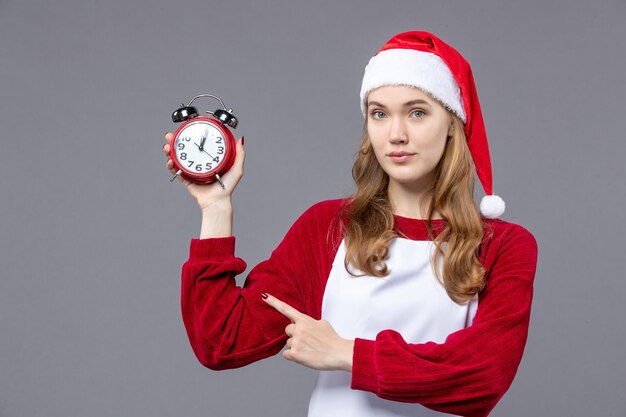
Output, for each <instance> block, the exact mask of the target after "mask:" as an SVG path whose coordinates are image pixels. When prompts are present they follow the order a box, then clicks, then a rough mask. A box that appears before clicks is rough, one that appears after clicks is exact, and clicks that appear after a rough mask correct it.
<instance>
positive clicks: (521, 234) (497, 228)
mask: <svg viewBox="0 0 626 417" xmlns="http://www.w3.org/2000/svg"><path fill="white" fill-rule="evenodd" d="M484 223H485V226H486V227H485V231H486V237H487V238H492V239H497V240H499V241H503V240H505V241H509V240H516V241H524V242H528V243H532V244H534V246H537V240H536V239H535V236H534V235H533V234H532V233H531V232H530V231H529V230H528V229H526V228H525V227H524V226H522V225H519V224H517V223H513V222H508V221H505V220H501V219H486V220H485V222H484Z"/></svg>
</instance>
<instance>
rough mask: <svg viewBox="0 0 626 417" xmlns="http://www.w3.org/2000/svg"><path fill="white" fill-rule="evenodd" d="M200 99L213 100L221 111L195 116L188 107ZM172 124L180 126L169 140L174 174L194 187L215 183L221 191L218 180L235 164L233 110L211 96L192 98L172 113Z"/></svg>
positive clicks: (202, 95) (193, 111)
mask: <svg viewBox="0 0 626 417" xmlns="http://www.w3.org/2000/svg"><path fill="white" fill-rule="evenodd" d="M200 97H209V98H214V99H216V100H218V101H219V102H220V104H221V105H222V108H221V109H218V110H215V111H207V112H206V113H208V114H210V115H211V117H204V116H200V115H199V114H198V110H197V109H196V108H195V107H192V106H191V104H192V103H193V102H194V101H195V100H196V99H198V98H200ZM172 121H173V122H174V123H180V122H184V123H183V124H182V125H180V127H179V128H178V129H176V132H174V137H173V138H172V144H171V146H170V158H171V159H172V162H173V163H174V168H175V169H176V174H175V175H174V177H173V178H172V179H171V180H170V181H174V178H176V177H177V176H178V175H180V176H182V177H183V178H185V179H187V180H189V181H191V182H193V183H196V184H210V183H212V182H215V181H217V182H219V184H220V185H221V186H222V188H224V183H223V182H222V180H221V176H222V175H224V173H226V172H228V170H229V169H230V168H231V167H232V166H233V162H234V161H235V154H236V152H235V138H234V137H233V134H232V133H231V132H230V129H228V127H231V128H233V129H234V128H236V127H237V123H238V121H237V118H236V117H235V116H234V115H233V109H228V110H226V107H225V106H224V102H223V101H222V100H221V99H220V98H219V97H217V96H213V95H211V94H200V95H197V96H195V97H194V98H193V99H191V101H190V102H189V104H188V105H186V106H185V105H182V107H181V108H179V109H178V110H176V111H175V112H174V113H172Z"/></svg>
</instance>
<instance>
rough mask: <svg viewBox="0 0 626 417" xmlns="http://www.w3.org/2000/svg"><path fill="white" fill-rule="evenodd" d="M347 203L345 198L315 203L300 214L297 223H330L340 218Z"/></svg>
mask: <svg viewBox="0 0 626 417" xmlns="http://www.w3.org/2000/svg"><path fill="white" fill-rule="evenodd" d="M347 201H348V200H347V199H345V198H338V199H334V200H323V201H320V202H318V203H315V204H313V205H312V206H310V207H309V208H308V209H306V210H305V211H304V213H302V215H301V216H300V218H299V219H298V221H299V222H301V221H305V222H310V221H314V222H316V223H319V222H322V223H324V222H326V221H328V222H331V221H333V220H336V219H338V218H339V217H340V215H341V212H342V210H343V208H344V207H345V204H346V203H347Z"/></svg>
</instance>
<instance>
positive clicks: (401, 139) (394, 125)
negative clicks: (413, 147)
mask: <svg viewBox="0 0 626 417" xmlns="http://www.w3.org/2000/svg"><path fill="white" fill-rule="evenodd" d="M408 140H409V137H408V134H407V129H406V125H405V124H404V121H403V120H402V119H401V118H399V117H394V118H392V120H391V123H390V126H389V142H391V143H393V144H403V143H407V142H408Z"/></svg>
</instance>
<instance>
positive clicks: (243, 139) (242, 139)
mask: <svg viewBox="0 0 626 417" xmlns="http://www.w3.org/2000/svg"><path fill="white" fill-rule="evenodd" d="M245 140H246V139H245V138H244V137H243V136H242V137H241V146H243V142H244V141H245Z"/></svg>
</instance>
